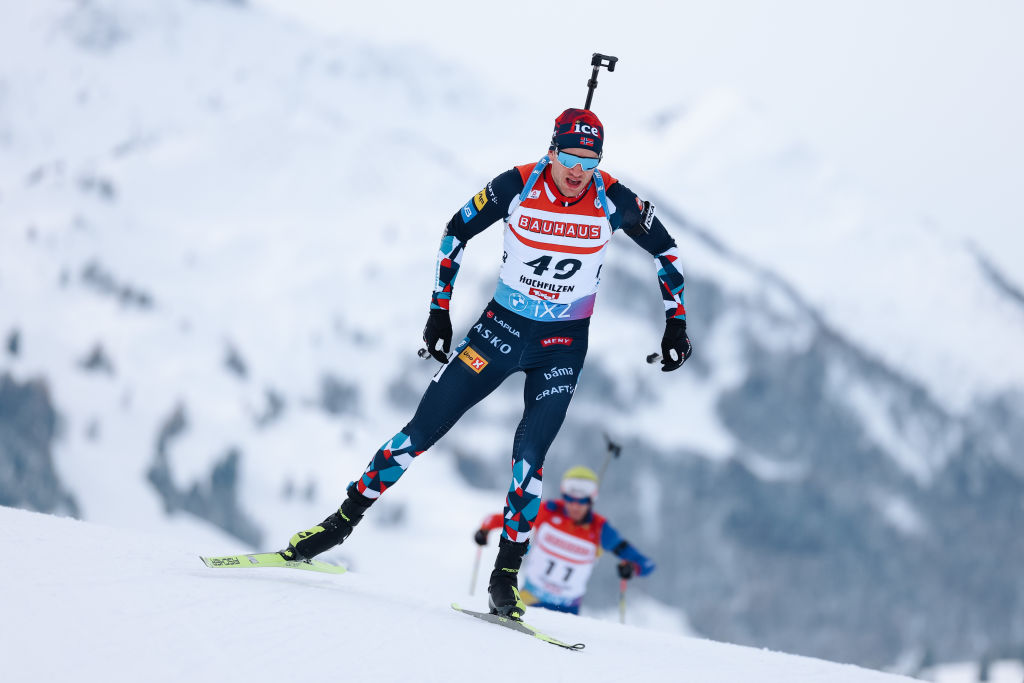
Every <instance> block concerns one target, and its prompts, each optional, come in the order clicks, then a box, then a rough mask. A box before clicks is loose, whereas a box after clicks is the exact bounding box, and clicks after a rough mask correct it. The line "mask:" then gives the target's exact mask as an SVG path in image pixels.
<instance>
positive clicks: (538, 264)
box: [525, 255, 583, 280]
mask: <svg viewBox="0 0 1024 683" xmlns="http://www.w3.org/2000/svg"><path fill="white" fill-rule="evenodd" d="M525 265H527V266H530V267H531V268H533V274H534V275H537V276H540V275H543V274H544V272H545V271H547V270H548V269H549V268H551V256H547V255H545V256H541V257H539V258H535V259H534V260H532V261H526V263H525ZM582 267H583V261H580V260H579V259H574V258H566V259H562V260H561V261H559V262H558V263H556V264H555V272H554V273H552V275H551V277H553V278H555V279H556V280H568V279H569V278H571V277H572V276H573V275H575V274H576V271H578V270H579V269H580V268H582Z"/></svg>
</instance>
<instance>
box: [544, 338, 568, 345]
mask: <svg viewBox="0 0 1024 683" xmlns="http://www.w3.org/2000/svg"><path fill="white" fill-rule="evenodd" d="M555 344H560V345H562V346H572V337H548V338H547V339H541V340H540V345H541V346H554V345H555Z"/></svg>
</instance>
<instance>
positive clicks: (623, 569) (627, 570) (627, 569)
mask: <svg viewBox="0 0 1024 683" xmlns="http://www.w3.org/2000/svg"><path fill="white" fill-rule="evenodd" d="M635 569H636V567H635V566H634V564H633V563H632V562H629V561H627V560H623V561H622V562H619V576H621V577H622V578H624V579H631V578H633V572H634V571H635Z"/></svg>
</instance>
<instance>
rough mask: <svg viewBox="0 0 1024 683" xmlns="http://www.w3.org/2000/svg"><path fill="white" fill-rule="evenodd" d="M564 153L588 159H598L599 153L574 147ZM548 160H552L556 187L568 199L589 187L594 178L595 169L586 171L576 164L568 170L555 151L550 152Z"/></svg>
mask: <svg viewBox="0 0 1024 683" xmlns="http://www.w3.org/2000/svg"><path fill="white" fill-rule="evenodd" d="M561 151H563V152H567V153H568V154H572V155H573V156H578V157H587V158H588V159H596V158H597V153H596V152H595V151H594V150H592V149H582V148H579V147H572V148H570V149H563V150H561ZM548 158H549V159H550V160H551V177H552V178H553V179H554V181H555V187H557V188H558V191H559V192H561V193H562V194H563V195H564V196H566V197H575V196H576V195H578V194H579V193H580V192H582V191H583V188H585V187H586V186H587V183H589V182H590V179H591V178H593V177H594V171H593V169H591V170H589V171H584V170H583V166H582V165H580V164H576V165H575V166H573V167H572V168H566V167H565V166H563V165H562V163H561V162H560V161H559V160H558V154H556V153H555V151H554V150H550V151H548Z"/></svg>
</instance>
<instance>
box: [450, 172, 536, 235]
mask: <svg viewBox="0 0 1024 683" xmlns="http://www.w3.org/2000/svg"><path fill="white" fill-rule="evenodd" d="M522 189H523V178H522V176H520V175H519V171H517V170H516V169H514V168H510V169H509V170H507V171H505V172H504V173H502V174H501V175H499V176H498V177H497V178H495V179H493V180H492V181H491V182H489V183H487V186H486V187H485V188H484V189H482V190H480V191H479V192H477V193H476V194H475V195H473V198H472V199H470V200H469V201H468V202H466V205H465V206H463V207H462V208H461V209H459V211H458V212H457V213H456V214H455V215H454V216H452V219H451V220H450V221H448V226H447V227H446V228H445V235H451V236H453V237H455V238H457V239H458V240H459V241H460V242H463V243H465V242H468V241H469V240H470V238H472V237H474V236H476V235H479V234H480V233H481V232H483V231H484V230H485V229H486V228H488V227H490V226H491V225H493V224H494V223H495V222H497V221H499V220H504V219H505V216H506V215H508V207H509V204H511V203H512V199H513V198H514V197H516V196H517V195H518V194H519V192H520V191H521V190H522Z"/></svg>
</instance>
